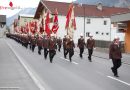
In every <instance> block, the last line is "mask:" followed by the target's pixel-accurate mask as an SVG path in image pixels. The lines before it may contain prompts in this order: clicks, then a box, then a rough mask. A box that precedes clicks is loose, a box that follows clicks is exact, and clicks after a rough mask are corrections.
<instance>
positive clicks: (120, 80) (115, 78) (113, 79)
mask: <svg viewBox="0 0 130 90" xmlns="http://www.w3.org/2000/svg"><path fill="white" fill-rule="evenodd" d="M107 77H108V78H111V79H113V80H116V81H118V82H121V83H123V84H125V85H128V86H130V84H129V83H127V82H125V81H122V80H120V79H117V78H114V77H112V76H107Z"/></svg>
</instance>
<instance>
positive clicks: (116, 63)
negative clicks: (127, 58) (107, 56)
mask: <svg viewBox="0 0 130 90" xmlns="http://www.w3.org/2000/svg"><path fill="white" fill-rule="evenodd" d="M112 62H113V67H112V68H111V69H112V71H113V73H114V75H115V76H116V75H118V71H117V69H118V68H119V67H120V66H121V59H112Z"/></svg>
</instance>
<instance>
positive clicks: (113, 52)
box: [109, 37, 122, 77]
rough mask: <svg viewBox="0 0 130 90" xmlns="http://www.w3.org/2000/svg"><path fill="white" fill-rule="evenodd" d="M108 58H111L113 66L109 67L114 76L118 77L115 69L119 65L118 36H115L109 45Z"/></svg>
mask: <svg viewBox="0 0 130 90" xmlns="http://www.w3.org/2000/svg"><path fill="white" fill-rule="evenodd" d="M109 58H110V59H112V62H113V67H111V70H112V72H113V73H114V76H115V77H119V76H118V70H117V69H118V68H119V67H120V66H121V58H122V53H121V45H120V42H119V38H118V37H115V39H114V41H113V43H112V44H111V45H110V47H109Z"/></svg>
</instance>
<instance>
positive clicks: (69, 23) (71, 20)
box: [65, 4, 76, 38]
mask: <svg viewBox="0 0 130 90" xmlns="http://www.w3.org/2000/svg"><path fill="white" fill-rule="evenodd" d="M65 29H67V35H69V36H70V37H71V38H73V33H74V30H76V21H75V16H74V5H73V4H70V6H69V10H68V13H67V16H66V25H65Z"/></svg>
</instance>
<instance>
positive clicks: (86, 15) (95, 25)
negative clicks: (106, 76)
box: [34, 0, 130, 48]
mask: <svg viewBox="0 0 130 90" xmlns="http://www.w3.org/2000/svg"><path fill="white" fill-rule="evenodd" d="M69 5H70V3H63V2H53V1H45V0H41V1H40V3H39V5H38V7H37V10H36V13H35V16H34V18H35V19H39V20H40V19H41V18H42V17H43V12H44V11H47V9H48V10H50V11H51V14H52V15H54V12H55V9H56V8H57V10H58V18H59V30H58V32H57V35H58V36H60V37H62V38H63V37H64V35H65V34H66V30H65V23H66V15H67V12H68V8H69ZM74 6H75V8H74V12H75V17H76V26H77V30H76V31H75V32H74V42H75V43H77V40H78V38H79V37H80V34H81V33H83V34H84V37H85V39H87V38H88V36H89V34H90V33H91V34H93V36H94V39H95V40H96V46H98V47H104V48H105V47H108V45H109V43H110V42H111V41H112V40H113V39H114V37H115V36H119V37H120V40H121V41H124V36H125V34H124V33H120V32H118V26H116V25H114V24H113V23H111V19H110V16H111V15H113V14H117V13H124V12H129V11H130V10H129V9H128V8H115V7H106V6H102V4H101V3H99V4H97V5H87V4H80V5H79V4H74Z"/></svg>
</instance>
